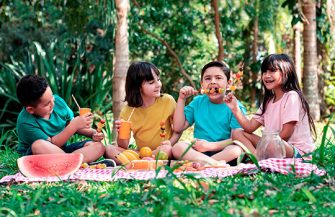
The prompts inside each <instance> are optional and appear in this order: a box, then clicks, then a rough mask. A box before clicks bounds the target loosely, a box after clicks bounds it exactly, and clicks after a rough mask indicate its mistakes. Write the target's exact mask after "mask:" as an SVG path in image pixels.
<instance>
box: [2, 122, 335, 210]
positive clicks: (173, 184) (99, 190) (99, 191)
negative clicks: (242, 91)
mask: <svg viewBox="0 0 335 217" xmlns="http://www.w3.org/2000/svg"><path fill="white" fill-rule="evenodd" d="M318 129H321V130H322V126H318ZM319 135H321V133H320V134H319ZM190 136H191V134H190V132H186V133H185V135H183V139H187V138H189V137H190ZM3 137H4V135H3V136H2V140H1V142H2V144H5V143H7V142H8V140H6V139H4V138H3ZM5 137H6V138H11V139H13V138H14V136H13V135H12V134H11V135H8V134H7V135H5ZM319 137H320V138H319V139H318V145H319V148H318V150H317V151H316V152H315V155H314V156H315V157H314V160H315V163H316V164H317V165H318V166H319V167H320V168H324V169H325V170H326V171H327V175H325V176H323V177H319V176H316V175H313V174H312V175H311V176H308V177H305V178H298V177H295V176H294V175H293V174H290V175H281V174H273V173H264V172H259V173H257V174H256V175H252V176H242V175H236V176H233V177H227V178H224V179H202V180H198V179H194V178H192V177H189V178H179V179H178V178H175V177H172V176H169V177H167V178H165V179H153V180H150V181H126V180H119V181H115V182H92V181H88V182H86V181H79V182H57V183H31V184H18V183H7V184H5V185H1V186H0V200H1V207H0V216H34V215H37V216H231V215H232V216H269V215H273V216H311V215H312V216H332V215H335V184H334V183H335V178H334V177H335V148H334V141H333V139H334V134H333V131H332V129H330V128H329V129H328V134H327V139H326V140H325V141H323V140H322V136H319ZM320 144H322V145H321V147H320ZM323 148H324V149H323ZM324 150H325V151H324ZM16 158H17V155H16V154H15V153H14V152H13V150H12V149H10V148H4V147H2V149H1V151H0V162H1V166H0V177H3V176H4V175H6V174H14V173H16V172H17V167H16V164H15V162H16Z"/></svg>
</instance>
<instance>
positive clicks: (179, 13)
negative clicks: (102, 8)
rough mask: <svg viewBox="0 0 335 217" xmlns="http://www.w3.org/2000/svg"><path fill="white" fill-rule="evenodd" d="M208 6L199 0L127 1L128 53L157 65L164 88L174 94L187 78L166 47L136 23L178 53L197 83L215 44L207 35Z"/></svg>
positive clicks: (210, 27)
mask: <svg viewBox="0 0 335 217" xmlns="http://www.w3.org/2000/svg"><path fill="white" fill-rule="evenodd" d="M208 10H210V8H208V5H203V2H201V1H193V2H190V1H154V2H153V1H141V2H139V7H137V6H136V5H131V13H130V14H131V15H132V16H130V17H129V26H130V27H129V45H130V46H129V49H130V54H131V57H132V59H134V60H143V59H144V60H147V61H151V62H153V63H154V64H155V65H157V66H158V68H160V69H161V72H162V76H161V77H162V82H163V88H164V91H165V92H168V93H170V94H172V95H174V96H177V93H178V91H179V88H180V85H184V83H187V81H186V80H185V78H182V76H181V74H180V68H179V67H178V65H177V64H176V61H175V59H174V58H173V57H172V56H171V54H170V53H169V52H168V50H167V49H166V47H165V46H164V45H163V44H162V43H161V42H159V41H158V40H157V39H155V38H153V37H152V36H150V35H148V34H145V33H144V32H143V31H141V30H140V28H139V25H138V24H139V23H141V25H142V26H143V28H145V29H146V30H148V31H150V32H152V33H154V34H156V35H158V36H159V37H160V38H161V39H162V40H165V41H166V42H167V43H168V44H169V46H170V47H171V48H172V49H173V51H174V52H175V53H176V54H177V55H178V58H179V59H180V61H181V63H182V65H183V68H184V69H185V70H186V72H187V73H188V74H189V75H190V76H191V77H192V79H193V80H194V81H195V82H196V83H197V84H198V85H199V86H200V84H199V77H200V76H199V75H200V70H201V68H202V66H203V65H204V64H205V63H207V62H209V61H210V60H211V59H213V58H214V57H215V56H216V53H215V52H216V51H215V44H212V42H211V39H210V37H211V33H210V32H211V31H212V28H213V27H212V25H209V24H210V23H211V21H210V20H208ZM163 17H164V19H162V18H163ZM204 22H205V23H206V25H203V24H204Z"/></svg>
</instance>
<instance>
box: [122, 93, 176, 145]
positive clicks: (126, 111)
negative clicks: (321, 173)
mask: <svg viewBox="0 0 335 217" xmlns="http://www.w3.org/2000/svg"><path fill="white" fill-rule="evenodd" d="M175 108H176V101H175V100H174V98H173V97H172V96H170V95H168V94H163V95H162V96H161V97H159V98H157V99H156V101H155V103H154V104H152V105H151V106H149V107H148V108H135V110H134V113H133V115H132V116H131V118H130V121H131V128H132V131H133V136H134V139H135V141H136V145H137V146H138V147H139V148H142V147H145V146H147V147H150V148H151V149H152V150H154V149H156V148H157V147H158V146H159V144H160V143H161V142H162V141H163V140H168V139H170V138H171V136H172V118H173V112H174V110H175ZM132 110H133V107H129V106H128V105H126V106H125V107H124V108H123V109H122V111H121V114H120V119H124V120H128V117H129V115H130V114H131V111H132ZM161 121H165V133H166V136H165V139H163V138H161V137H160V133H161V126H160V123H161Z"/></svg>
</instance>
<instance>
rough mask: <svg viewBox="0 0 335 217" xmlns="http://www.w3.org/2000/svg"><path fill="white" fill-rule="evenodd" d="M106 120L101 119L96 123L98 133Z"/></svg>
mask: <svg viewBox="0 0 335 217" xmlns="http://www.w3.org/2000/svg"><path fill="white" fill-rule="evenodd" d="M105 123H106V121H105V120H104V119H101V120H100V121H99V122H98V123H97V124H96V125H97V132H98V133H100V132H101V131H102V128H104V126H105Z"/></svg>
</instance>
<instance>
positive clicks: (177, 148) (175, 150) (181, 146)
mask: <svg viewBox="0 0 335 217" xmlns="http://www.w3.org/2000/svg"><path fill="white" fill-rule="evenodd" d="M185 146H186V143H185V142H178V143H176V144H175V145H174V146H173V147H172V155H173V156H174V157H175V158H177V157H180V156H181V154H182V153H183V152H184V151H185Z"/></svg>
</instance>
